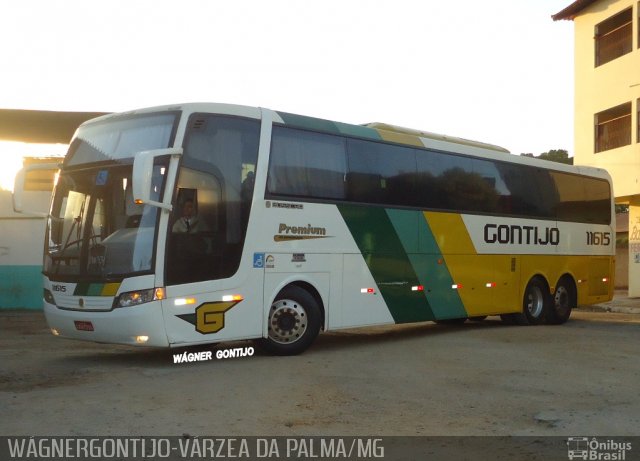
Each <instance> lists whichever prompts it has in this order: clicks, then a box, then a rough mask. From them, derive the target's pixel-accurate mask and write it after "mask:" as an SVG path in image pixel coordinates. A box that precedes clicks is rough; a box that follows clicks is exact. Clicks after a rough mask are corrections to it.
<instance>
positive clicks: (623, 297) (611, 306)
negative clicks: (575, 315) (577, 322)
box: [581, 290, 640, 314]
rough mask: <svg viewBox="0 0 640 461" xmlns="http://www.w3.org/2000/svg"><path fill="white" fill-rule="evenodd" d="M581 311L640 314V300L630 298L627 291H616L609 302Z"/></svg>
mask: <svg viewBox="0 0 640 461" xmlns="http://www.w3.org/2000/svg"><path fill="white" fill-rule="evenodd" d="M581 310H592V311H598V312H618V313H623V314H640V298H630V297H629V296H628V294H627V291H626V290H616V292H615V294H614V296H613V299H612V300H611V301H609V302H606V303H602V304H596V305H593V306H584V307H581Z"/></svg>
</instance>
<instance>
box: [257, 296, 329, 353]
mask: <svg viewBox="0 0 640 461" xmlns="http://www.w3.org/2000/svg"><path fill="white" fill-rule="evenodd" d="M320 312H321V311H320V306H319V305H318V302H317V301H316V300H315V298H314V297H313V296H312V295H311V294H310V293H309V292H307V291H306V290H304V289H302V288H300V287H298V286H295V285H289V286H287V287H285V288H284V289H283V290H282V291H281V292H280V293H278V296H276V299H275V300H274V301H273V304H271V307H270V308H269V316H268V319H267V321H268V322H269V325H268V336H267V337H266V338H262V339H261V340H260V345H261V346H262V348H263V349H264V350H266V351H267V352H269V353H271V354H274V355H296V354H299V353H301V352H303V351H304V350H306V349H307V348H308V347H309V346H310V345H311V343H312V342H313V340H314V339H316V336H318V333H319V332H320V325H321V323H322V321H321V314H320Z"/></svg>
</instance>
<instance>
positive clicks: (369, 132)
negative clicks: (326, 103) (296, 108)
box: [278, 112, 382, 140]
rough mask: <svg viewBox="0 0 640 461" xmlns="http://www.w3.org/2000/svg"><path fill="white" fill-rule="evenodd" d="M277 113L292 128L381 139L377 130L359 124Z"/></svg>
mask: <svg viewBox="0 0 640 461" xmlns="http://www.w3.org/2000/svg"><path fill="white" fill-rule="evenodd" d="M278 115H279V116H280V118H282V120H283V121H284V123H285V124H286V125H289V126H291V127H294V128H303V129H307V130H313V131H321V132H324V133H330V134H339V135H347V136H355V137H357V138H367V139H374V140H381V139H382V138H381V136H380V134H379V133H378V131H377V130H374V129H373V128H368V127H366V126H360V125H350V124H348V123H340V122H332V121H330V120H324V119H321V118H314V117H305V116H302V115H296V114H289V113H287V112H278Z"/></svg>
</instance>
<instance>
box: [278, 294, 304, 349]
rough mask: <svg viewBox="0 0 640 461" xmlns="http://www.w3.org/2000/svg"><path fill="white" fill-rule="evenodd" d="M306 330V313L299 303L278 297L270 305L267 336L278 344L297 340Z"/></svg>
mask: <svg viewBox="0 0 640 461" xmlns="http://www.w3.org/2000/svg"><path fill="white" fill-rule="evenodd" d="M306 330H307V313H306V311H305V309H304V306H302V305H301V304H300V303H298V302H296V301H293V300H291V299H279V300H277V301H276V302H274V303H273V305H272V306H271V312H270V314H269V338H270V339H271V340H273V341H275V342H277V343H279V344H288V343H292V342H295V341H297V340H298V339H300V337H302V335H303V334H304V332H305V331H306Z"/></svg>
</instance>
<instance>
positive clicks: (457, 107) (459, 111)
mask: <svg viewBox="0 0 640 461" xmlns="http://www.w3.org/2000/svg"><path fill="white" fill-rule="evenodd" d="M570 3H572V0H483V1H479V0H457V1H455V2H448V1H442V0H441V1H432V0H422V1H416V0H394V1H393V2H389V1H379V0H366V1H365V0H322V1H319V0H307V1H303V0H269V1H265V0H233V1H225V2H222V1H218V0H208V1H201V0H180V1H177V0H173V1H170V0H148V1H147V0H81V1H76V0H64V1H62V0H58V1H51V0H20V1H19V2H18V1H7V2H2V3H1V4H0V43H1V44H2V45H0V46H1V49H2V54H1V55H0V59H1V61H0V62H1V64H0V82H2V89H0V107H1V108H5V109H38V110H61V111H105V112H112V111H114V112H115V111H125V110H130V109H136V108H142V107H148V106H155V105H164V104H176V103H180V102H196V101H210V102H224V103H232V104H244V105H249V106H260V107H267V108H270V109H274V110H282V111H286V112H293V113H298V114H302V115H309V116H315V117H320V118H326V119H330V120H336V121H341V122H346V123H356V124H360V123H367V122H373V121H378V122H385V123H390V124H394V125H400V126H405V127H409V128H415V129H420V130H425V131H431V132H436V133H443V134H447V135H451V136H458V137H462V138H468V139H474V140H478V141H484V142H488V143H492V144H497V145H500V146H502V147H505V148H507V149H508V150H510V151H511V152H512V153H514V154H520V153H534V154H536V155H538V154H540V153H542V152H546V151H548V150H550V149H566V150H568V151H569V153H570V155H572V154H573V23H572V22H570V21H559V22H554V21H553V20H552V19H551V15H552V14H554V13H557V12H558V11H560V10H562V9H563V8H564V7H566V6H567V5H569V4H570ZM16 151H19V152H20V153H19V154H17V155H16V154H15V152H16ZM45 151H46V152H47V153H48V152H55V153H58V152H62V153H63V152H64V146H53V147H46V148H45V147H44V146H24V145H17V144H15V143H10V144H7V143H0V158H1V159H3V160H2V161H3V162H5V160H7V161H8V159H9V157H12V158H13V157H18V156H21V155H25V154H31V153H32V152H33V154H32V155H38V153H37V152H45ZM17 163H19V162H17ZM3 174H4V178H3V175H0V187H5V188H7V187H9V186H7V185H6V184H7V182H12V178H9V177H7V176H8V175H9V170H8V169H7V168H4V173H3ZM10 176H12V174H11V175H10ZM10 179H11V181H9V180H10Z"/></svg>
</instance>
